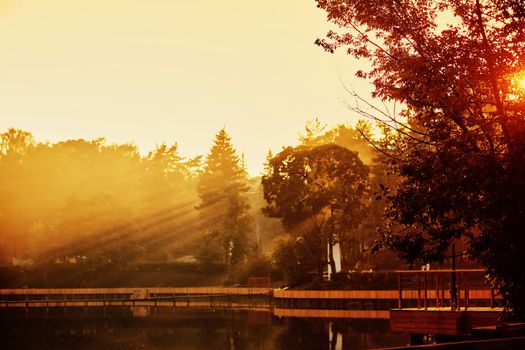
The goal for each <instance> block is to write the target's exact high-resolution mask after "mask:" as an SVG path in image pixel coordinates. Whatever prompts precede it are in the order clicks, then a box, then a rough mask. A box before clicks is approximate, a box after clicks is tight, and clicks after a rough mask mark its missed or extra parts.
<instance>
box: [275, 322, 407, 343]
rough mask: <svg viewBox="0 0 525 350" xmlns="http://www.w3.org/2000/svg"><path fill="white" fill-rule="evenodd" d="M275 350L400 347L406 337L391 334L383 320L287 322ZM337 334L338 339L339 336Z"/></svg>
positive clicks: (387, 324)
mask: <svg viewBox="0 0 525 350" xmlns="http://www.w3.org/2000/svg"><path fill="white" fill-rule="evenodd" d="M284 324H285V327H284V329H283V330H282V332H281V333H280V334H279V336H278V338H277V340H276V349H283V350H284V349H286V350H294V349H297V350H299V349H300V350H305V349H326V350H339V349H341V350H355V349H370V348H376V347H385V346H392V345H403V344H406V343H407V342H408V339H407V337H406V335H403V334H391V333H390V331H389V323H388V321H385V320H366V319H359V320H357V319H356V320H325V319H300V318H296V319H286V320H284ZM338 335H340V336H338Z"/></svg>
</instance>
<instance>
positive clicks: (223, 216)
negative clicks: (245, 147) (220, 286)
mask: <svg viewBox="0 0 525 350" xmlns="http://www.w3.org/2000/svg"><path fill="white" fill-rule="evenodd" d="M246 180H247V179H246V171H245V169H244V168H243V166H241V163H240V161H239V158H238V157H237V155H236V153H235V149H234V148H233V146H232V144H231V140H230V136H229V135H228V133H227V132H226V130H225V129H224V128H222V129H221V130H219V132H218V133H217V135H216V136H215V140H214V144H213V146H212V148H211V150H210V153H209V154H208V156H207V157H206V162H205V164H204V169H203V171H202V173H201V175H200V177H199V180H198V185H197V191H198V194H199V197H200V200H201V204H200V205H199V207H198V209H199V210H200V211H201V216H202V217H203V223H204V228H205V229H207V230H209V231H219V232H221V235H220V237H221V240H222V245H223V249H224V261H225V262H226V263H228V264H229V265H231V264H234V263H236V262H238V261H240V260H241V259H242V258H243V257H244V256H245V254H246V248H247V244H248V243H247V242H248V236H249V234H250V233H251V230H252V227H251V216H250V215H249V209H250V204H249V201H248V199H247V197H246V192H247V191H248V186H247V185H246Z"/></svg>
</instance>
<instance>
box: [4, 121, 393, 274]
mask: <svg viewBox="0 0 525 350" xmlns="http://www.w3.org/2000/svg"><path fill="white" fill-rule="evenodd" d="M357 129H359V131H357ZM372 136H373V135H372V134H371V129H370V126H369V125H367V124H366V123H360V124H359V125H358V126H357V128H356V129H354V128H352V127H349V126H346V125H340V126H337V127H335V128H333V129H329V130H328V129H326V126H323V125H322V124H321V123H320V122H319V121H317V120H315V121H312V122H309V123H308V124H307V126H306V128H305V132H304V134H303V135H301V136H300V140H299V141H300V144H299V145H298V146H296V147H287V148H283V150H282V152H280V153H279V154H277V155H273V154H272V153H271V152H269V154H268V157H267V162H266V164H265V170H264V174H263V177H262V183H261V178H250V177H249V176H248V174H247V172H246V166H245V164H244V159H243V157H239V156H238V154H237V152H236V150H235V149H234V148H233V146H232V144H231V140H230V137H229V135H228V133H227V132H226V130H225V129H221V130H220V131H219V132H218V133H217V134H216V135H215V139H214V143H213V146H212V148H211V149H210V151H209V153H208V154H207V155H206V156H205V157H195V158H192V159H185V158H183V157H182V156H181V155H180V154H179V153H178V149H177V144H172V145H167V144H161V145H159V146H157V147H156V149H154V150H153V151H152V152H150V153H149V154H148V155H146V156H141V155H140V153H139V151H138V149H137V148H136V147H135V146H134V145H131V144H120V145H119V144H110V143H108V142H106V141H105V140H104V139H102V138H101V139H95V140H89V141H88V140H69V141H63V142H57V143H41V142H37V141H36V140H35V139H34V138H33V136H32V135H31V134H30V133H29V132H26V131H21V130H15V129H10V130H7V131H6V132H4V133H3V134H0V141H1V146H0V147H1V148H0V196H1V199H2V200H1V201H0V254H1V256H2V258H3V260H4V263H9V264H10V263H11V259H12V258H13V257H15V258H30V259H32V260H33V261H34V262H35V264H52V263H61V262H65V259H66V257H76V258H77V259H80V260H79V262H83V263H87V264H89V265H90V266H92V265H94V266H96V267H100V266H107V265H112V266H119V267H126V266H133V265H136V264H138V263H145V262H177V261H181V262H190V263H194V264H196V265H197V266H199V268H201V269H202V270H204V271H217V270H221V271H229V278H230V282H243V281H245V280H246V278H247V277H249V276H266V275H268V274H271V275H272V278H274V279H275V278H277V279H282V278H284V279H286V280H287V282H288V283H290V284H298V283H303V282H307V281H308V280H311V279H312V278H317V277H321V274H322V271H323V270H324V268H325V267H326V262H329V263H330V264H331V265H332V268H334V267H335V265H334V264H335V261H334V257H333V254H332V249H331V248H332V247H333V246H334V245H335V244H340V246H341V248H342V249H341V251H342V262H343V269H344V270H349V269H370V268H372V269H378V268H379V269H382V268H387V267H392V266H393V265H392V264H397V262H396V261H395V259H394V258H393V257H392V256H389V255H388V254H386V253H383V254H382V255H377V256H370V247H371V246H372V243H373V240H374V237H375V232H376V230H377V228H378V227H379V226H380V225H381V223H382V214H383V211H384V207H385V204H384V201H382V200H376V197H377V195H378V193H379V191H380V190H381V188H385V186H389V183H392V181H395V179H393V178H392V177H390V176H387V175H386V168H385V166H384V165H382V162H381V159H380V154H379V153H378V152H376V151H375V149H374V148H373V147H371V146H370V145H369V143H368V141H367V138H369V137H372ZM283 166H284V168H283ZM279 167H280V168H279ZM286 167H288V168H286ZM293 167H295V168H293ZM287 172H288V173H287ZM381 186H382V187H381ZM305 198H308V200H306V201H305ZM305 203H307V205H306V206H305V205H304V204H305ZM284 204H286V205H284ZM261 209H262V210H261ZM327 248H330V249H327ZM315 274H316V275H317V276H316V275H315Z"/></svg>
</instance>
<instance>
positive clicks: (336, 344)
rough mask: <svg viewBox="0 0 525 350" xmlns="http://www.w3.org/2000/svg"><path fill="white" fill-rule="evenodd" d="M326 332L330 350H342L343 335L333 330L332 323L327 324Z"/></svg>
mask: <svg viewBox="0 0 525 350" xmlns="http://www.w3.org/2000/svg"><path fill="white" fill-rule="evenodd" d="M328 332H329V334H330V350H343V335H342V334H341V333H339V332H338V331H337V330H336V329H335V328H334V326H333V323H332V322H330V323H329V324H328Z"/></svg>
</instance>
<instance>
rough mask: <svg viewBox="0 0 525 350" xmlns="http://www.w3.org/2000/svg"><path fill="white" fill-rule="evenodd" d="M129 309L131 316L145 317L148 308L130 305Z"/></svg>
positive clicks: (147, 313)
mask: <svg viewBox="0 0 525 350" xmlns="http://www.w3.org/2000/svg"><path fill="white" fill-rule="evenodd" d="M130 309H131V314H132V315H133V317H147V316H148V315H149V309H150V308H148V307H145V306H131V307H130Z"/></svg>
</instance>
